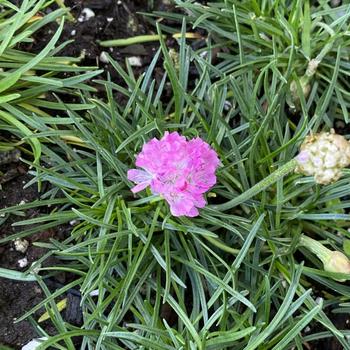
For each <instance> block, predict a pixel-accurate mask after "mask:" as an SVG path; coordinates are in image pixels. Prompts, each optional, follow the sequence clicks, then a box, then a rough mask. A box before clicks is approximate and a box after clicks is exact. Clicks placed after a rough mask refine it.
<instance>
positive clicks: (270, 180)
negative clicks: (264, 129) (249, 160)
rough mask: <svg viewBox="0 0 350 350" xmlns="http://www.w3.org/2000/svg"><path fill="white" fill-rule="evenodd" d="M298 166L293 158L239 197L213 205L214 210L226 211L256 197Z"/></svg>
mask: <svg viewBox="0 0 350 350" xmlns="http://www.w3.org/2000/svg"><path fill="white" fill-rule="evenodd" d="M296 166H297V160H296V159H295V158H293V159H292V160H290V161H289V162H288V163H286V164H284V165H283V166H282V167H280V168H279V169H277V170H276V171H274V172H273V173H272V174H270V175H269V176H267V177H266V178H265V179H263V180H261V181H260V182H258V183H257V184H256V185H254V186H253V187H251V188H250V189H249V190H247V191H245V192H244V193H242V194H240V195H239V196H238V197H236V198H233V199H231V200H230V201H228V202H226V203H223V204H218V205H213V206H211V208H212V209H214V210H219V211H225V210H228V209H231V208H233V207H235V206H237V205H239V204H241V203H243V202H245V201H247V200H248V199H250V198H252V197H254V196H255V195H257V194H258V193H260V192H262V191H263V190H265V189H266V188H267V187H269V186H271V185H273V184H274V183H276V182H277V181H278V180H279V179H281V178H283V177H284V176H285V175H287V174H289V173H290V172H292V171H293V170H294V169H295V168H296Z"/></svg>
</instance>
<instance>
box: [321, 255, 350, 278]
mask: <svg viewBox="0 0 350 350" xmlns="http://www.w3.org/2000/svg"><path fill="white" fill-rule="evenodd" d="M323 266H324V269H325V270H326V271H328V272H339V273H348V274H350V260H349V259H348V258H347V256H346V255H345V254H343V253H341V252H337V251H332V252H331V253H330V254H329V259H328V260H327V261H324V262H323Z"/></svg>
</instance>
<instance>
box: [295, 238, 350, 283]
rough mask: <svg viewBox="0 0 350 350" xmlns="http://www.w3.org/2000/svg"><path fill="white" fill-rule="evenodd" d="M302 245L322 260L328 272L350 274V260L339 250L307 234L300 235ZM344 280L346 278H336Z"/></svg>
mask: <svg viewBox="0 0 350 350" xmlns="http://www.w3.org/2000/svg"><path fill="white" fill-rule="evenodd" d="M300 245H301V246H304V247H306V248H308V249H309V250H310V251H311V252H313V253H314V254H316V256H317V257H318V258H319V259H320V260H321V261H322V263H323V268H324V270H325V271H327V272H334V273H345V274H350V260H349V259H348V257H347V256H346V255H345V254H343V253H341V252H339V251H333V250H330V249H328V248H326V247H325V246H324V245H323V244H321V243H320V242H318V241H316V240H315V239H312V238H310V237H307V236H304V235H303V236H301V237H300ZM336 280H337V281H339V282H344V281H345V280H344V279H340V280H339V279H336Z"/></svg>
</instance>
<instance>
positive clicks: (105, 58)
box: [100, 51, 109, 63]
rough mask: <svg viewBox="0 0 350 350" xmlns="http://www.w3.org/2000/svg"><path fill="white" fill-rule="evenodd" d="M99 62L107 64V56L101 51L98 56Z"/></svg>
mask: <svg viewBox="0 0 350 350" xmlns="http://www.w3.org/2000/svg"><path fill="white" fill-rule="evenodd" d="M100 61H101V62H102V63H108V62H109V61H108V56H107V52H106V51H102V52H101V54H100Z"/></svg>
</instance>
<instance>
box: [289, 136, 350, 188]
mask: <svg viewBox="0 0 350 350" xmlns="http://www.w3.org/2000/svg"><path fill="white" fill-rule="evenodd" d="M296 160H297V163H298V165H297V167H296V169H295V171H296V172H297V173H301V174H304V175H307V176H314V178H315V181H316V182H317V183H318V184H322V185H327V184H329V183H331V182H334V181H337V180H338V179H339V178H340V177H341V175H342V169H343V168H345V167H347V166H348V165H350V143H349V142H348V141H347V140H346V139H345V138H344V137H343V136H341V135H337V134H335V133H334V130H333V129H332V130H331V132H330V133H329V132H322V133H319V134H315V135H310V136H307V137H306V139H305V141H304V142H303V144H302V145H301V147H300V153H299V155H298V156H297V157H296Z"/></svg>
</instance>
